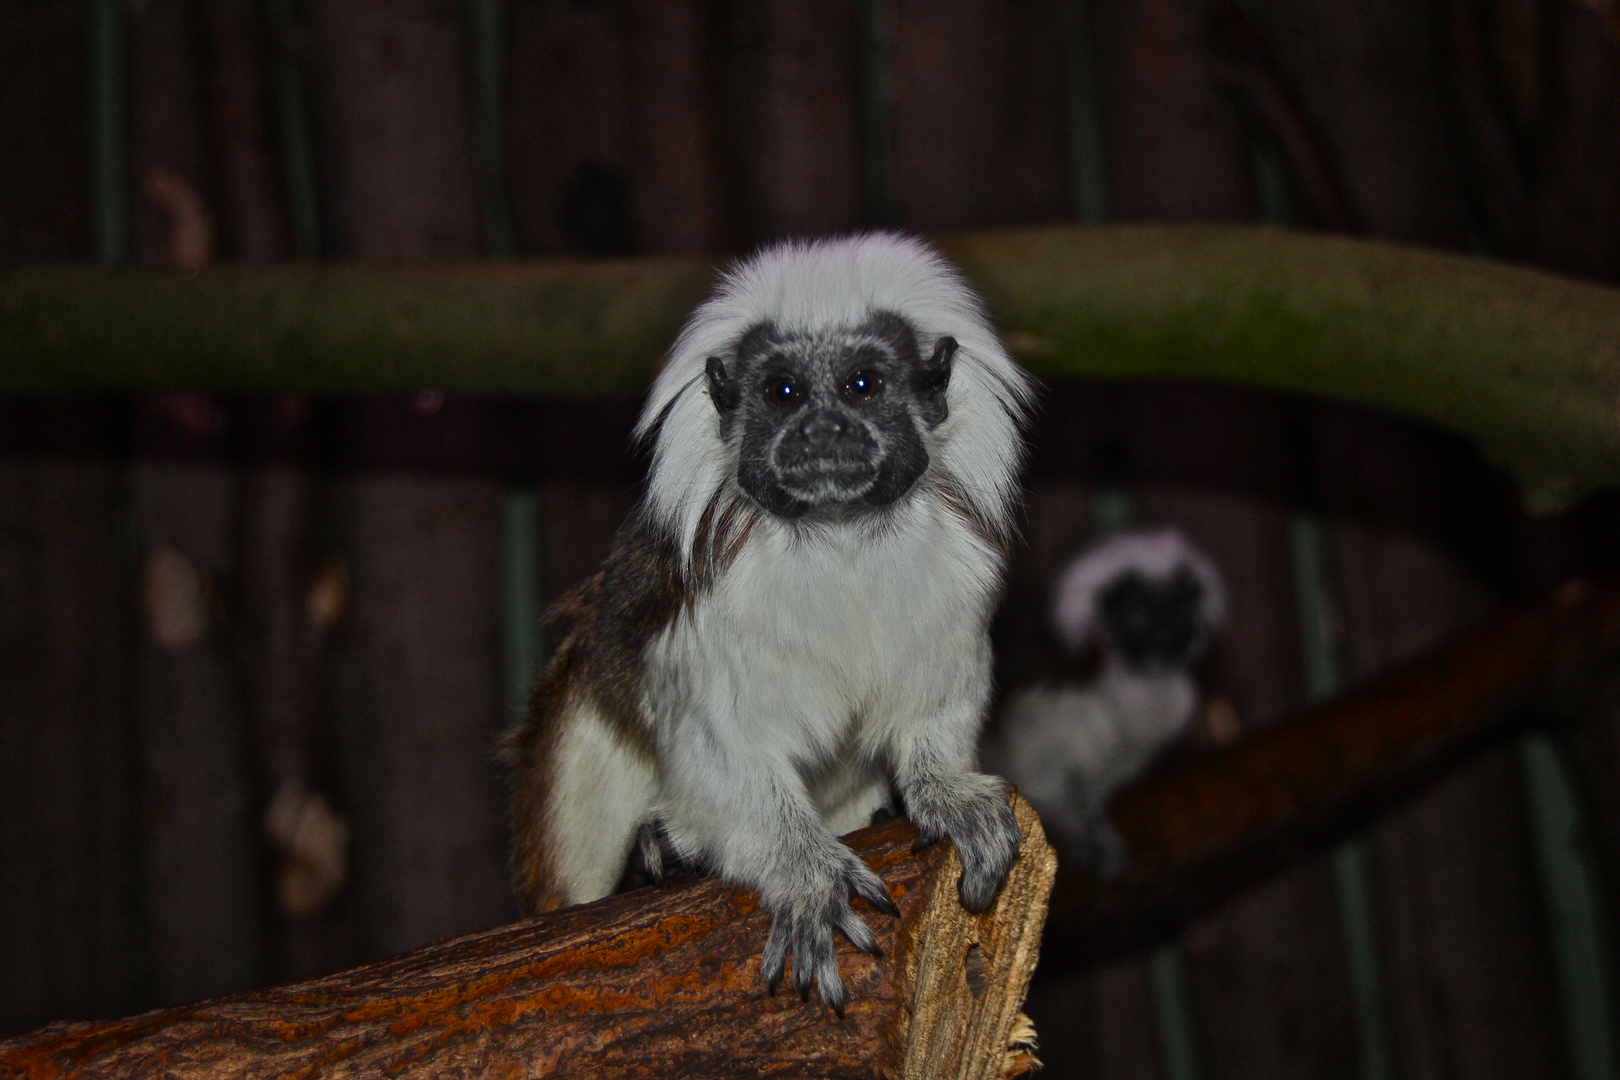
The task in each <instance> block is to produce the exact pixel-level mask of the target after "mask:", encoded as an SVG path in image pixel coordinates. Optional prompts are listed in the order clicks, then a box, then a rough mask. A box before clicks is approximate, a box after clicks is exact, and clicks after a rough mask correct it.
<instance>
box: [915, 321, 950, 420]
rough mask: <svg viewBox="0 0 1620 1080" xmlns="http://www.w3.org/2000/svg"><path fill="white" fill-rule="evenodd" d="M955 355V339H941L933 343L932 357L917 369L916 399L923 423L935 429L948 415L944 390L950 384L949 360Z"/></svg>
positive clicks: (948, 409)
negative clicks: (920, 407)
mask: <svg viewBox="0 0 1620 1080" xmlns="http://www.w3.org/2000/svg"><path fill="white" fill-rule="evenodd" d="M955 355H956V339H955V338H953V337H942V338H940V339H939V340H938V341H936V342H934V355H933V356H930V357H929V358H928V359H927V360H924V361H923V363H922V367H920V368H918V369H917V384H916V385H917V398H918V401H919V403H920V404H921V406H922V419H923V423H925V424H927V425H928V426H929V427H930V428H937V427H939V425H941V424H943V423H944V422H945V417H946V416H948V415H949V414H950V406H948V405H946V404H945V388H946V387H948V386H949V385H950V384H951V358H952V357H954V356H955Z"/></svg>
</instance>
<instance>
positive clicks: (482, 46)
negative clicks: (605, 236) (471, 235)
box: [466, 0, 516, 259]
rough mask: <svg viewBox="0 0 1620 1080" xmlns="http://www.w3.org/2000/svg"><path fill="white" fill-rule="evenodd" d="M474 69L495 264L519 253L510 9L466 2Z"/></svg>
mask: <svg viewBox="0 0 1620 1080" xmlns="http://www.w3.org/2000/svg"><path fill="white" fill-rule="evenodd" d="M466 4H467V28H468V36H469V37H470V38H471V46H472V48H471V52H472V69H473V130H474V133H475V136H476V138H477V142H478V201H479V203H480V204H481V206H482V208H483V212H484V247H485V248H486V250H487V251H488V253H489V257H490V258H492V259H510V258H511V257H512V256H513V255H514V254H515V253H516V247H515V243H514V241H513V238H512V215H511V213H510V211H509V210H508V208H507V204H506V171H505V166H504V165H503V154H502V138H503V134H504V125H503V123H502V118H503V109H502V105H503V103H504V102H505V100H506V5H505V4H504V3H503V0H466Z"/></svg>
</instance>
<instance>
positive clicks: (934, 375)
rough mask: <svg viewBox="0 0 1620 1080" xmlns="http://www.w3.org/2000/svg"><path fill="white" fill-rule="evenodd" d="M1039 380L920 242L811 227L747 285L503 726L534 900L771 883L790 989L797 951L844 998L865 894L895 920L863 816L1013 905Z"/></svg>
mask: <svg viewBox="0 0 1620 1080" xmlns="http://www.w3.org/2000/svg"><path fill="white" fill-rule="evenodd" d="M1029 394H1030V383H1029V380H1028V377H1027V376H1026V375H1025V373H1024V372H1023V371H1022V369H1020V368H1019V367H1018V365H1017V364H1016V363H1015V362H1014V361H1013V360H1012V359H1011V357H1009V356H1008V354H1007V352H1006V350H1005V349H1004V348H1003V346H1002V344H1001V342H1000V341H999V340H998V338H997V336H996V334H995V332H994V331H993V330H992V329H991V326H990V324H989V322H988V320H987V318H986V316H985V313H984V308H983V305H982V303H981V302H980V300H979V298H978V297H977V296H976V295H975V294H974V293H973V291H972V290H971V289H970V288H969V287H968V285H967V284H966V282H964V281H963V279H962V277H961V276H960V275H959V274H958V273H957V272H956V271H955V270H954V269H953V268H952V267H951V266H950V265H948V264H947V263H946V262H945V260H944V259H943V258H942V257H941V256H940V255H939V254H938V253H936V252H935V251H934V250H933V249H932V248H930V247H928V246H927V245H925V244H923V243H922V242H920V241H918V240H915V239H911V238H908V237H904V236H899V235H894V234H882V233H878V234H868V235H861V236H855V237H850V238H844V239H834V240H822V241H815V242H797V243H787V244H782V245H779V246H776V247H771V248H768V249H766V250H764V251H762V252H760V253H759V254H756V255H754V256H753V257H752V258H749V259H747V260H746V261H744V262H742V263H741V264H739V265H737V266H735V267H734V268H733V269H731V270H730V271H729V272H728V273H727V274H726V275H725V276H724V278H723V279H722V280H721V282H720V284H719V286H718V287H717V289H716V291H715V292H714V294H713V295H712V296H711V297H710V298H709V299H708V300H707V301H706V302H704V303H703V304H702V305H701V306H700V307H698V309H697V310H696V311H695V312H694V313H693V314H692V316H691V318H690V319H689V320H688V321H687V323H686V326H685V328H684V329H683V330H682V331H681V333H680V335H679V337H678V338H677V339H676V342H675V344H674V346H673V348H672V349H671V351H670V354H669V356H668V358H667V360H666V362H665V365H664V367H663V370H662V371H661V372H660V374H659V375H658V378H657V380H656V381H655V382H654V384H653V387H652V390H651V393H650V396H649V398H648V401H647V404H646V408H645V410H644V411H643V413H642V415H641V419H640V422H639V424H638V425H637V429H636V432H637V436H638V438H639V439H640V440H642V442H643V444H644V445H647V446H649V447H650V450H651V470H650V475H649V479H648V483H647V490H646V494H645V496H644V498H643V499H642V500H641V502H640V504H639V505H638V506H637V507H636V509H635V510H634V512H633V513H632V514H631V515H630V519H629V520H628V521H627V522H626V523H625V525H624V526H623V528H622V529H621V530H620V532H619V534H618V536H617V538H616V539H615V541H614V544H613V548H612V552H611V554H610V555H609V556H608V559H607V562H606V563H605V564H604V565H603V566H602V568H601V569H600V570H599V571H598V572H597V574H596V575H595V576H594V577H592V578H591V579H589V580H588V581H586V582H585V583H584V584H583V585H581V586H580V587H579V588H577V589H576V590H575V591H574V592H573V593H571V594H570V595H569V596H568V597H567V598H565V599H564V600H563V601H562V602H561V603H560V604H559V605H558V607H557V609H556V610H555V612H554V614H553V616H552V618H553V620H554V622H553V625H554V627H555V630H556V633H557V634H558V636H559V645H558V647H557V650H556V653H555V655H554V656H553V658H552V660H551V662H550V663H549V664H548V665H547V667H546V669H545V671H544V672H543V673H542V675H541V677H540V680H539V683H538V686H537V689H536V692H535V696H534V704H533V709H532V711H531V713H530V715H529V718H528V720H527V722H526V723H525V724H524V725H523V726H522V727H521V728H520V729H518V730H516V731H515V732H514V733H513V734H512V735H511V736H509V738H508V739H507V742H506V755H507V759H508V761H509V762H510V764H511V767H512V770H513V798H512V817H513V822H512V824H513V830H514V834H515V842H514V853H513V865H514V871H515V875H516V881H517V887H518V889H519V890H520V892H521V893H522V895H523V897H524V899H525V900H526V902H527V903H528V905H529V907H531V908H533V909H537V910H546V909H551V908H555V907H559V906H561V905H565V904H575V903H580V902H583V901H587V900H593V899H596V898H597V897H600V896H603V895H605V894H606V893H608V892H610V891H611V890H612V889H613V888H614V885H615V883H616V882H618V880H619V878H620V874H621V872H622V871H623V870H624V868H625V865H626V860H627V857H628V856H629V854H630V853H631V851H632V848H633V847H638V849H639V850H640V851H641V852H642V856H643V858H644V859H645V861H646V862H647V864H648V865H649V867H650V868H651V869H652V870H653V871H654V872H655V873H656V870H657V866H658V864H659V862H660V860H661V855H660V848H661V847H667V848H669V849H672V851H673V854H674V855H675V856H677V857H679V858H680V859H681V860H683V861H687V862H690V863H693V864H696V865H698V866H700V867H703V868H705V869H707V870H710V871H712V872H714V873H717V874H720V875H722V876H724V877H726V878H729V879H730V880H732V881H736V882H738V883H740V884H743V885H746V886H748V887H750V888H753V889H757V890H758V891H759V892H760V894H761V896H762V898H763V900H764V903H765V905H766V907H767V908H768V909H769V911H770V913H771V916H772V925H771V931H770V935H769V937H768V939H767V941H766V945H765V954H764V964H763V971H764V974H765V978H766V980H767V982H768V983H769V985H770V986H771V987H772V988H773V989H774V988H775V986H776V985H777V983H778V982H779V981H780V980H781V978H782V977H783V973H784V968H785V966H786V962H787V958H788V956H789V954H791V955H792V970H793V983H794V985H795V987H796V988H797V989H798V990H799V991H800V992H801V994H805V995H808V993H809V991H810V988H811V986H812V984H814V985H815V986H816V987H817V988H818V989H819V992H820V996H821V998H822V1000H823V1001H825V1002H827V1003H828V1004H829V1005H831V1006H832V1007H833V1008H834V1009H835V1010H838V1011H840V1012H841V1011H842V1009H843V1006H844V1001H845V992H844V987H843V984H842V982H841V981H840V979H839V975H838V965H837V962H836V960H835V957H834V952H833V935H834V932H839V933H842V934H843V935H844V936H845V937H847V938H848V939H849V940H850V941H851V942H852V943H853V944H854V945H856V946H857V947H858V948H861V949H864V950H867V951H873V950H874V949H875V947H876V946H875V942H874V938H873V935H872V932H871V930H870V929H869V928H868V927H867V925H866V924H865V922H863V921H862V919H861V917H860V916H859V915H858V914H857V912H856V911H855V910H854V909H852V908H851V906H850V900H851V898H852V897H853V896H859V897H862V898H863V899H865V900H866V901H867V902H868V903H870V904H872V905H873V906H874V907H875V908H877V909H879V910H882V911H885V912H889V913H891V914H892V913H894V912H895V908H894V904H893V902H892V901H891V899H890V897H889V896H888V894H887V893H886V892H885V890H884V887H883V884H882V882H881V881H879V880H878V878H877V877H876V875H874V874H873V873H872V872H871V870H869V869H868V868H867V867H866V866H865V864H863V863H862V862H861V860H860V859H859V858H857V857H856V856H855V854H854V853H853V852H851V851H850V849H849V848H848V847H846V846H845V845H844V844H842V843H840V842H839V840H838V835H839V834H840V833H843V832H846V831H848V830H851V829H855V828H859V827H861V826H864V825H866V824H868V823H869V822H870V821H871V819H872V817H873V815H874V813H875V812H879V811H882V810H885V809H890V810H896V811H900V812H903V813H904V814H905V815H906V816H907V817H909V818H910V820H911V821H912V823H913V824H914V825H915V826H916V828H917V831H918V833H919V835H920V837H921V838H923V839H924V840H928V841H933V840H939V839H944V838H948V839H950V840H951V841H952V842H953V843H954V844H955V845H956V849H957V851H958V853H959V854H960V856H961V860H962V864H963V874H962V879H961V886H960V894H961V899H962V902H963V904H965V905H966V906H967V907H968V908H970V909H972V910H982V909H984V908H986V907H987V906H988V905H989V904H990V902H991V901H992V900H993V899H994V896H995V893H996V890H997V888H998V887H999V885H1000V883H1001V881H1002V879H1003V877H1004V876H1005V874H1006V872H1007V869H1008V867H1009V866H1010V865H1011V863H1012V861H1013V858H1014V856H1015V855H1016V853H1017V850H1018V845H1019V842H1020V836H1019V830H1018V826H1017V824H1016V822H1015V821H1014V819H1013V815H1012V811H1011V809H1010V807H1009V806H1008V796H1007V791H1006V786H1005V785H1004V784H1003V782H1002V781H1001V780H999V779H997V778H995V777H992V776H987V775H984V774H983V773H980V772H978V771H976V752H975V743H976V740H977V736H978V732H979V728H980V725H981V721H982V720H983V717H984V714H985V711H986V709H987V707H988V702H989V699H990V645H989V639H988V633H987V628H988V621H989V618H990V614H991V609H992V607H993V606H994V604H995V602H996V599H997V594H998V592H999V590H1000V585H1001V577H1002V569H1003V563H1004V561H1005V552H1006V548H1007V539H1008V533H1009V529H1010V520H1011V514H1012V509H1013V505H1014V502H1015V500H1016V498H1017V486H1016V484H1017V472H1018V469H1019V465H1020V463H1021V459H1022V455H1023V440H1022V436H1021V427H1022V424H1023V420H1024V417H1025V413H1026V408H1027V404H1028V401H1029ZM896 800H898V803H896ZM638 836H639V837H640V839H641V843H640V844H639V846H638V844H637V838H638Z"/></svg>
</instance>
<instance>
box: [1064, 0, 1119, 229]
mask: <svg viewBox="0 0 1620 1080" xmlns="http://www.w3.org/2000/svg"><path fill="white" fill-rule="evenodd" d="M1061 16H1062V20H1063V51H1064V56H1065V59H1066V60H1067V64H1066V65H1065V79H1064V82H1065V90H1066V91H1067V94H1066V97H1067V106H1068V120H1069V186H1070V192H1071V198H1072V199H1073V202H1074V217H1075V220H1076V221H1084V222H1086V223H1088V224H1096V223H1097V222H1099V221H1106V220H1107V218H1108V172H1107V168H1106V162H1105V160H1104V158H1103V141H1102V114H1101V109H1100V106H1099V105H1098V101H1097V68H1096V60H1095V54H1094V52H1093V49H1092V35H1091V4H1090V3H1089V0H1063V5H1062V11H1061Z"/></svg>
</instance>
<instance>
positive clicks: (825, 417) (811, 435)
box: [804, 410, 849, 446]
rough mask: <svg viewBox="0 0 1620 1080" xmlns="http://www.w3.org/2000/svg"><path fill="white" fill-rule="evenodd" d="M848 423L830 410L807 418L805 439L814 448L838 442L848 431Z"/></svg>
mask: <svg viewBox="0 0 1620 1080" xmlns="http://www.w3.org/2000/svg"><path fill="white" fill-rule="evenodd" d="M848 426H849V425H848V422H847V421H845V419H844V418H843V417H842V416H839V415H838V414H837V413H835V412H832V411H830V410H823V411H821V412H818V413H815V414H813V415H811V416H807V417H805V421H804V438H805V441H806V442H809V443H810V444H811V445H814V446H824V445H826V444H828V443H831V442H833V441H835V440H837V439H838V438H839V437H840V436H842V435H843V434H844V432H845V431H846V430H848Z"/></svg>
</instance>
